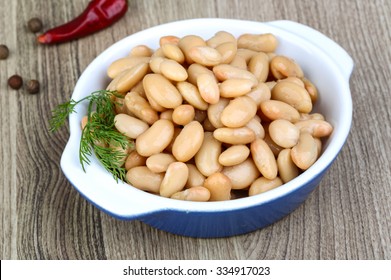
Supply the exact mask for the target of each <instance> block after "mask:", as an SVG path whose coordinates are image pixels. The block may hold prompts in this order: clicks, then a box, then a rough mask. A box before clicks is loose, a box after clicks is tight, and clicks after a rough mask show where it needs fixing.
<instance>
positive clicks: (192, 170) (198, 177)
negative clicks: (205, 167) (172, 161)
mask: <svg viewBox="0 0 391 280" xmlns="http://www.w3.org/2000/svg"><path fill="white" fill-rule="evenodd" d="M186 165H187V168H189V178H188V179H187V182H186V187H188V188H193V187H197V186H202V185H203V184H204V181H205V176H204V175H202V173H201V172H200V171H199V170H198V169H197V167H196V166H195V165H194V164H191V163H186Z"/></svg>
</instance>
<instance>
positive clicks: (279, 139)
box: [269, 119, 300, 148]
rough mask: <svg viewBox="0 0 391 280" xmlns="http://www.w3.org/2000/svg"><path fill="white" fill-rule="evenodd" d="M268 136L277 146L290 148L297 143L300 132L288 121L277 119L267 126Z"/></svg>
mask: <svg viewBox="0 0 391 280" xmlns="http://www.w3.org/2000/svg"><path fill="white" fill-rule="evenodd" d="M269 135H270V138H272V140H273V141H274V143H276V144H277V145H278V146H280V147H283V148H291V147H293V146H295V145H296V144H297V141H299V136H300V130H299V128H297V127H296V126H295V125H294V124H293V123H291V122H290V121H287V120H283V119H279V120H275V121H272V122H271V123H270V124H269Z"/></svg>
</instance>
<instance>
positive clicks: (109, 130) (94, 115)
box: [49, 90, 133, 182]
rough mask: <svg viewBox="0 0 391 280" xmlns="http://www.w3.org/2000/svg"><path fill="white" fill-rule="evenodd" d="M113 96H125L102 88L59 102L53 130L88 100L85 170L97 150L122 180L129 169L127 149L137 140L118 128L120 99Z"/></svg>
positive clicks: (81, 158)
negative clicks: (126, 161)
mask: <svg viewBox="0 0 391 280" xmlns="http://www.w3.org/2000/svg"><path fill="white" fill-rule="evenodd" d="M113 97H120V98H123V96H122V95H120V94H118V93H117V92H115V91H108V90H99V91H95V92H92V93H91V94H90V95H88V96H87V97H85V98H83V99H81V100H79V101H74V100H70V101H68V102H66V103H63V104H60V105H58V106H57V107H56V108H55V109H54V110H53V111H52V114H53V116H52V118H51V120H50V121H49V125H50V128H49V131H51V132H55V131H57V130H58V129H59V128H60V127H61V126H62V125H63V124H64V123H65V121H66V119H67V117H68V116H69V115H70V114H72V113H74V112H76V110H75V107H76V105H77V104H79V103H81V102H82V101H85V100H88V102H89V103H88V109H87V116H88V121H87V123H86V125H85V127H84V128H83V131H82V135H81V138H80V148H79V161H80V164H81V166H82V168H83V170H84V172H85V166H86V165H88V164H90V163H91V159H90V158H91V156H92V153H94V154H95V155H96V157H97V158H98V160H99V161H100V163H101V164H102V165H103V167H104V168H105V169H106V170H107V171H109V172H110V173H111V174H112V175H113V177H114V179H115V180H116V181H117V182H118V179H120V180H122V181H125V175H126V170H125V168H123V167H122V165H123V161H124V159H125V158H126V155H127V153H126V150H127V149H128V148H130V147H132V145H133V143H132V142H131V141H130V139H129V138H127V137H126V136H125V135H124V134H122V133H120V132H119V131H118V130H117V129H116V128H115V125H114V117H115V104H116V103H115V101H114V100H115V98H113Z"/></svg>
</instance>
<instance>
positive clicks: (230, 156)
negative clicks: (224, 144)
mask: <svg viewBox="0 0 391 280" xmlns="http://www.w3.org/2000/svg"><path fill="white" fill-rule="evenodd" d="M249 154H250V149H249V148H247V146H246V145H233V146H231V147H229V148H228V149H226V150H225V151H224V152H222V153H221V155H220V156H219V162H220V164H221V165H223V166H233V165H236V164H239V163H242V162H243V161H245V160H246V159H247V158H248V156H249Z"/></svg>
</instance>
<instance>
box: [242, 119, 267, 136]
mask: <svg viewBox="0 0 391 280" xmlns="http://www.w3.org/2000/svg"><path fill="white" fill-rule="evenodd" d="M246 127H248V128H249V129H251V130H252V131H254V133H255V138H262V139H263V138H264V137H265V129H264V128H263V126H262V124H261V120H260V118H259V117H258V116H255V117H254V118H252V119H251V120H250V121H249V122H248V123H247V124H246Z"/></svg>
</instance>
